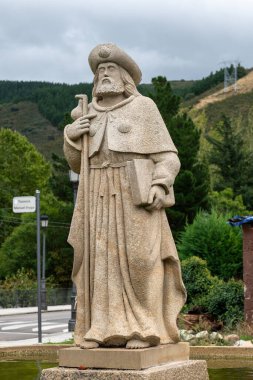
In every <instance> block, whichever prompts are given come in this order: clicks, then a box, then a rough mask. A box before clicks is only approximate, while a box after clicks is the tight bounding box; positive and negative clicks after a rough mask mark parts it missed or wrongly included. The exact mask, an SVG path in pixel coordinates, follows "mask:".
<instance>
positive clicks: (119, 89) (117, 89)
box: [95, 78, 125, 96]
mask: <svg viewBox="0 0 253 380" xmlns="http://www.w3.org/2000/svg"><path fill="white" fill-rule="evenodd" d="M124 90H125V89H124V84H123V83H122V82H120V83H119V82H117V83H116V82H114V80H113V79H111V78H106V80H105V78H103V80H102V81H100V82H99V83H98V84H97V88H96V93H95V95H96V96H103V95H115V94H123V92H124Z"/></svg>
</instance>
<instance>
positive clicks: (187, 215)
mask: <svg viewBox="0 0 253 380" xmlns="http://www.w3.org/2000/svg"><path fill="white" fill-rule="evenodd" d="M152 84H153V86H154V93H153V94H152V95H151V97H152V99H153V100H154V101H155V103H156V104H157V106H158V108H159V111H160V112H161V115H162V117H163V119H164V121H165V123H166V126H167V128H168V130H169V132H170V134H171V137H172V139H173V141H174V143H175V145H176V147H177V149H178V154H179V158H180V161H181V170H180V172H179V175H178V176H177V178H176V181H175V185H174V187H175V196H176V205H175V206H174V207H173V208H171V209H168V210H167V214H168V218H169V220H170V224H171V226H172V230H173V231H175V232H178V231H180V230H182V229H183V227H184V225H185V223H186V221H188V222H189V223H191V222H192V221H193V219H194V217H195V215H196V213H197V212H198V210H199V209H201V208H203V209H206V208H208V191H209V171H208V166H207V164H206V163H205V162H204V161H200V160H199V158H198V152H199V146H200V132H199V131H198V130H197V128H196V126H195V125H194V123H193V121H192V120H191V118H190V117H189V116H187V115H186V114H180V113H179V106H180V98H179V97H178V96H176V95H174V94H173V93H172V90H171V86H170V83H169V82H168V81H167V79H166V78H164V77H157V78H154V79H153V80H152Z"/></svg>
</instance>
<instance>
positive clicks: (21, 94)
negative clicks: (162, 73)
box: [0, 65, 247, 128]
mask: <svg viewBox="0 0 253 380" xmlns="http://www.w3.org/2000/svg"><path fill="white" fill-rule="evenodd" d="M232 69H233V66H231V67H230V68H229V70H230V72H232ZM246 74H247V71H246V69H245V68H244V67H242V66H240V65H239V66H238V78H241V77H243V76H244V75H246ZM223 79H224V71H223V69H220V70H218V71H216V72H215V73H211V74H210V75H208V76H207V77H205V78H202V79H201V80H197V81H184V80H181V81H172V82H171V88H172V90H173V92H174V94H175V95H178V96H181V97H182V98H183V99H187V97H188V98H189V97H193V96H197V95H200V94H201V93H203V92H205V91H207V90H209V89H211V88H212V87H214V86H216V85H217V84H219V83H222V82H223ZM138 90H139V92H140V93H141V94H142V95H149V94H150V93H153V90H154V89H153V86H152V84H141V85H140V86H138ZM82 93H85V94H87V95H88V98H89V100H91V93H92V84H91V83H79V84H72V85H70V84H65V83H63V84H62V83H50V82H25V81H20V82H19V81H0V103H18V102H20V101H31V102H35V103H37V105H38V108H39V111H40V112H41V114H42V115H43V116H44V117H45V118H46V119H48V120H49V121H50V122H51V123H52V125H54V126H55V127H58V128H62V126H63V124H64V121H65V120H66V115H69V113H70V111H71V110H72V109H73V108H74V107H75V106H76V104H77V101H76V99H75V95H76V94H82ZM67 119H68V118H67Z"/></svg>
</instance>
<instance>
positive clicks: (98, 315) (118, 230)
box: [64, 45, 186, 348]
mask: <svg viewBox="0 0 253 380" xmlns="http://www.w3.org/2000/svg"><path fill="white" fill-rule="evenodd" d="M109 50H110V51H111V52H112V53H110V52H109ZM109 50H108V45H105V46H104V48H103V46H101V45H100V46H99V48H97V49H94V50H93V53H92V55H91V57H90V64H91V66H92V67H93V61H92V60H96V67H98V69H97V72H96V76H95V81H94V94H93V95H94V96H93V99H92V102H91V104H89V106H88V107H86V106H85V101H84V99H83V100H82V102H83V103H82V105H81V103H80V101H79V106H78V107H77V109H75V111H74V112H73V113H72V115H75V117H74V118H75V121H74V122H73V123H72V124H70V125H68V126H66V128H65V133H64V152H65V156H66V158H67V160H68V162H69V165H70V167H71V168H72V170H74V171H76V172H78V173H80V182H79V189H78V195H77V202H76V207H75V211H74V215H73V219H72V224H71V229H70V235H69V239H68V241H69V243H70V244H71V245H72V246H73V248H74V252H75V257H74V266H73V280H74V282H75V284H76V287H77V318H76V329H75V342H76V344H81V345H82V346H83V345H84V346H85V345H86V346H85V347H87V345H88V344H93V347H95V346H96V345H97V344H100V345H107V346H109V347H110V346H115V345H116V346H125V345H127V347H128V348H130V347H131V348H137V347H145V345H157V344H159V343H162V344H167V343H172V342H174V343H176V342H178V341H179V332H178V329H177V325H176V320H177V316H178V314H179V312H180V310H181V308H182V306H183V304H184V302H185V299H186V292H185V288H184V285H183V282H182V276H181V269H180V263H179V259H178V254H177V250H176V247H175V243H174V240H173V237H172V233H171V231H170V227H169V225H168V221H167V218H166V214H165V209H164V207H165V205H166V196H167V195H168V194H169V192H170V191H171V187H172V186H173V183H174V180H175V177H176V175H177V173H178V171H179V168H180V162H179V159H178V156H177V149H176V148H175V146H174V144H173V142H172V140H171V137H170V135H169V132H168V130H167V128H166V126H165V124H164V121H163V119H162V117H161V115H160V113H159V111H158V109H157V107H156V105H155V103H154V102H153V101H152V100H151V99H150V98H147V97H144V96H141V95H140V94H139V93H138V92H137V89H136V88H135V86H134V83H133V81H132V79H131V77H130V76H129V74H131V73H132V70H131V69H130V68H128V73H126V72H125V73H124V72H123V71H122V68H121V67H120V66H123V67H125V68H126V67H127V65H128V64H130V65H131V60H129V59H128V58H126V56H125V55H124V54H123V53H121V50H120V49H118V47H117V46H115V45H110V46H109ZM100 54H102V56H100ZM107 54H108V55H107ZM105 55H107V56H106V58H105V57H104V56H105ZM124 57H125V58H124ZM104 58H105V59H104ZM110 58H111V60H112V61H110ZM122 59H128V61H127V62H128V63H127V65H126V64H122ZM97 65H99V66H97ZM134 67H135V65H134ZM135 69H136V67H135ZM135 69H134V71H135ZM127 76H128V77H127ZM127 78H128V79H127ZM129 88H130V89H131V90H129ZM116 89H117V91H116ZM86 108H87V109H86ZM78 110H79V111H78ZM85 131H86V132H87V133H88V132H89V141H88V147H87V149H86V145H85V142H86V140H87V139H86V137H85V139H83V138H82V134H83V133H84V132H85ZM134 159H148V160H152V161H153V164H154V167H153V169H152V182H151V188H150V189H149V190H148V198H149V199H148V203H149V205H150V207H151V208H152V207H153V208H152V210H151V209H149V210H148V209H147V208H146V206H142V207H140V206H136V205H134V202H133V198H132V191H131V181H130V180H129V174H128V172H127V169H126V166H127V161H131V160H134ZM87 160H89V162H88V164H87ZM88 165H89V167H88ZM85 168H86V169H87V173H86V172H85ZM142 175H144V174H143V173H142ZM88 180H89V186H87V188H85V186H86V185H87V182H88ZM141 180H142V178H141ZM88 193H89V194H88ZM87 199H88V200H89V204H88V206H87V205H86V200H87ZM87 215H88V216H89V221H88V224H89V231H88V232H87V230H86V228H85V227H86V226H87V219H86V216H87ZM83 231H86V232H85V236H84V232H83ZM88 239H90V243H89V244H88V243H87V241H88ZM87 245H88V250H89V252H88V253H87ZM84 252H85V254H84ZM133 341H134V342H133Z"/></svg>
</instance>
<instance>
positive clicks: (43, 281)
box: [41, 230, 47, 310]
mask: <svg viewBox="0 0 253 380" xmlns="http://www.w3.org/2000/svg"><path fill="white" fill-rule="evenodd" d="M42 247H43V249H42V278H41V309H42V310H47V290H46V233H45V231H44V230H43V243H42Z"/></svg>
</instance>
